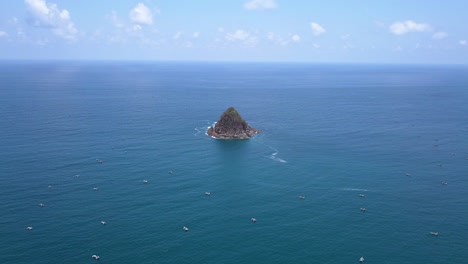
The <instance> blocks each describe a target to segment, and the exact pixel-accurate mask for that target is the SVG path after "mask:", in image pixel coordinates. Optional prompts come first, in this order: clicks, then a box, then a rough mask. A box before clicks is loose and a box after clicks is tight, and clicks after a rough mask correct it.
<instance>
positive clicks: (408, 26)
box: [389, 20, 432, 35]
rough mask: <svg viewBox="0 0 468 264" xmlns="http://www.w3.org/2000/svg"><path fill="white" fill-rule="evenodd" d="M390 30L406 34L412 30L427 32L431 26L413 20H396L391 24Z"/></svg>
mask: <svg viewBox="0 0 468 264" xmlns="http://www.w3.org/2000/svg"><path fill="white" fill-rule="evenodd" d="M389 30H390V32H391V33H392V34H395V35H404V34H406V33H410V32H426V31H431V30H432V29H431V26H430V25H429V24H424V23H419V24H418V23H416V22H414V21H412V20H406V21H404V22H399V21H398V22H395V23H393V24H391V25H390V26H389Z"/></svg>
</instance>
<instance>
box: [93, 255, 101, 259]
mask: <svg viewBox="0 0 468 264" xmlns="http://www.w3.org/2000/svg"><path fill="white" fill-rule="evenodd" d="M91 257H92V258H93V259H96V260H97V259H100V258H101V257H99V256H98V255H92V256H91Z"/></svg>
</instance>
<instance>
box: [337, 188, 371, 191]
mask: <svg viewBox="0 0 468 264" xmlns="http://www.w3.org/2000/svg"><path fill="white" fill-rule="evenodd" d="M340 190H343V191H360V192H368V191H369V190H367V189H356V188H341V189H340Z"/></svg>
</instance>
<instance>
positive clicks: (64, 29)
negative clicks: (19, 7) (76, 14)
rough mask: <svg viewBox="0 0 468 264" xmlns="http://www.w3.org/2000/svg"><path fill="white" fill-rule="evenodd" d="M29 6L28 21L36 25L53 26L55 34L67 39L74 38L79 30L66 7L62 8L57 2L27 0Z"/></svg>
mask: <svg viewBox="0 0 468 264" xmlns="http://www.w3.org/2000/svg"><path fill="white" fill-rule="evenodd" d="M25 3H26V6H27V8H28V11H29V12H28V19H27V22H28V23H29V24H30V25H32V26H35V27H46V28H51V29H52V31H53V32H54V34H56V35H58V36H61V37H63V38H66V39H74V38H75V37H76V34H77V33H78V30H77V29H76V28H75V25H74V24H73V22H72V21H71V18H70V13H69V12H68V10H66V9H62V10H60V9H59V8H58V6H57V5H56V4H53V3H50V4H48V3H47V2H46V1H45V0H25Z"/></svg>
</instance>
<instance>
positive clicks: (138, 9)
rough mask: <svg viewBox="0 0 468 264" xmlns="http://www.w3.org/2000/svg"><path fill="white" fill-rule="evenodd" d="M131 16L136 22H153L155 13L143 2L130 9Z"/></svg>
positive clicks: (148, 23) (147, 23) (146, 23)
mask: <svg viewBox="0 0 468 264" xmlns="http://www.w3.org/2000/svg"><path fill="white" fill-rule="evenodd" d="M129 16H130V19H131V20H132V22H133V23H135V24H145V25H151V24H153V14H152V13H151V10H150V9H149V8H148V7H146V6H145V4H143V3H138V4H137V5H136V6H135V7H134V8H133V9H132V10H130V14H129Z"/></svg>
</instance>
